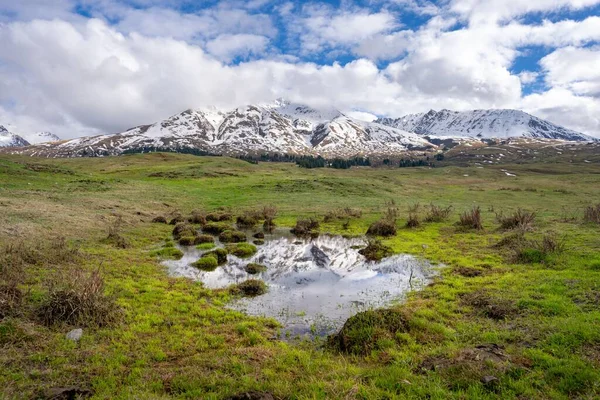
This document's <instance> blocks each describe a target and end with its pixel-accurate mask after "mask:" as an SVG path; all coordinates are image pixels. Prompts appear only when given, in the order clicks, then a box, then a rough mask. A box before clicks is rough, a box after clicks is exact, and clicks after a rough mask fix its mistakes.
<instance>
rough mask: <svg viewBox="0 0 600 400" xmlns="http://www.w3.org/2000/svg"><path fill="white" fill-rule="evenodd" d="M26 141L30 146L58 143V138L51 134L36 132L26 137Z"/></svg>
mask: <svg viewBox="0 0 600 400" xmlns="http://www.w3.org/2000/svg"><path fill="white" fill-rule="evenodd" d="M26 136H27V140H28V141H29V143H31V144H39V143H47V142H58V141H59V140H60V138H59V137H58V136H56V135H55V134H54V133H52V132H37V133H34V134H33V135H26Z"/></svg>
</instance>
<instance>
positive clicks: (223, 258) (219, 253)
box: [205, 248, 228, 265]
mask: <svg viewBox="0 0 600 400" xmlns="http://www.w3.org/2000/svg"><path fill="white" fill-rule="evenodd" d="M227 254H228V252H227V250H226V249H223V248H218V249H214V250H213V251H210V252H208V253H206V254H205V255H206V256H208V255H212V256H214V257H215V258H216V259H217V262H218V263H219V265H224V264H227Z"/></svg>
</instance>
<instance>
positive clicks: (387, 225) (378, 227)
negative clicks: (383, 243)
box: [367, 218, 396, 237]
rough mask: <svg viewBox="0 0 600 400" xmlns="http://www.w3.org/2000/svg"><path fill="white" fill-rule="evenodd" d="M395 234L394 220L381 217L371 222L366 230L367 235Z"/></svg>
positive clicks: (387, 235)
mask: <svg viewBox="0 0 600 400" xmlns="http://www.w3.org/2000/svg"><path fill="white" fill-rule="evenodd" d="M395 234H396V220H395V219H394V220H389V219H387V218H382V219H380V220H379V221H376V222H373V223H372V224H371V225H370V226H369V229H368V230H367V235H371V236H385V237H389V236H394V235H395Z"/></svg>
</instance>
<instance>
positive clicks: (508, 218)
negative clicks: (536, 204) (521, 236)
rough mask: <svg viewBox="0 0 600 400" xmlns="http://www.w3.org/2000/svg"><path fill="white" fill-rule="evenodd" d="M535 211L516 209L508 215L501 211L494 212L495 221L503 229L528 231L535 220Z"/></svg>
mask: <svg viewBox="0 0 600 400" xmlns="http://www.w3.org/2000/svg"><path fill="white" fill-rule="evenodd" d="M535 217H536V215H535V213H534V212H531V211H525V210H522V209H520V208H519V209H518V210H517V211H515V212H513V213H512V214H510V215H504V214H503V213H502V212H500V213H496V221H498V223H499V224H500V228H501V229H504V230H510V229H520V230H523V231H528V230H531V229H533V223H534V221H535Z"/></svg>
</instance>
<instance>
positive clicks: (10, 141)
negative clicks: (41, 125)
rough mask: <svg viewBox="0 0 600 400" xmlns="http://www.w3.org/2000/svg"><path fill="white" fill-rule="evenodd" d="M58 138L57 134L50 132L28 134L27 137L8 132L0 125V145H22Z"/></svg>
mask: <svg viewBox="0 0 600 400" xmlns="http://www.w3.org/2000/svg"><path fill="white" fill-rule="evenodd" d="M58 140H60V138H59V137H58V136H56V135H55V134H53V133H50V132H38V133H34V134H32V135H28V136H27V139H25V138H23V137H22V136H20V135H17V134H16V133H12V132H10V131H9V130H8V129H6V127H4V126H3V125H0V147H23V146H30V145H32V144H39V143H46V142H55V141H58Z"/></svg>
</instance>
